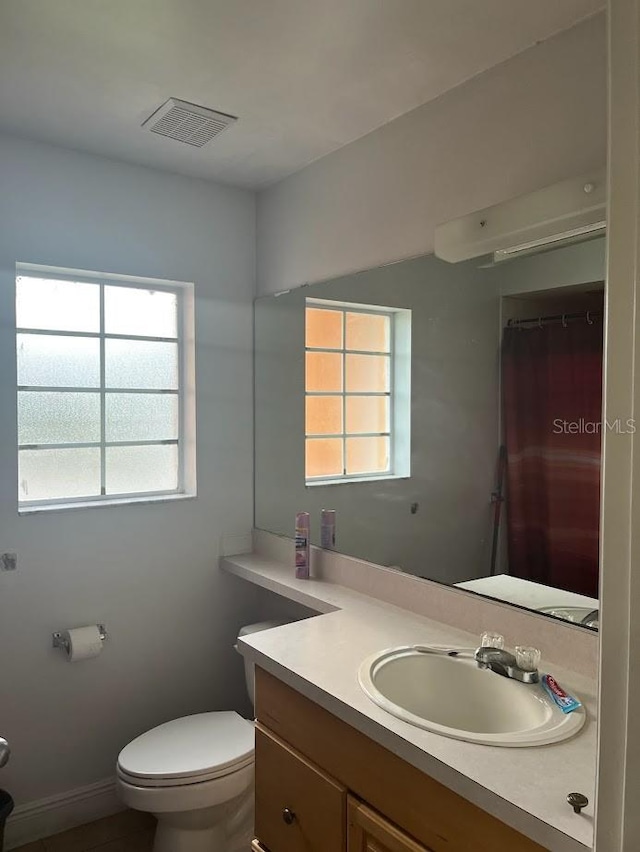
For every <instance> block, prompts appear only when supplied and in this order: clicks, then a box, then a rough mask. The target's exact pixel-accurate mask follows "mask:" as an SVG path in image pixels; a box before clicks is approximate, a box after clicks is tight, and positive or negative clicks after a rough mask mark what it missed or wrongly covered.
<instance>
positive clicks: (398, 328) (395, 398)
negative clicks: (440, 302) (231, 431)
mask: <svg viewBox="0 0 640 852" xmlns="http://www.w3.org/2000/svg"><path fill="white" fill-rule="evenodd" d="M314 307H315V308H320V309H324V310H328V311H336V312H338V313H341V314H342V346H341V348H340V349H330V348H325V347H317V346H307V345H306V341H305V359H306V355H307V352H327V353H333V354H336V353H339V354H341V355H342V390H340V391H309V390H307V386H306V379H305V385H304V398H305V402H306V399H307V398H308V397H326V396H333V397H335V396H339V397H340V398H341V400H342V432H341V433H336V434H315V433H309V434H308V433H307V431H306V417H305V446H306V440H307V439H308V438H311V439H313V438H316V439H323V438H324V439H340V440H341V441H342V459H343V465H344V464H345V463H346V446H347V445H346V442H347V438H387V437H388V438H389V466H388V467H387V469H386V470H384V471H372V472H369V473H366V472H365V473H347V472H346V468H345V467H343V472H342V473H341V474H330V475H327V476H307V474H306V462H305V485H306V486H311V487H313V486H317V485H339V484H341V483H348V482H371V481H376V480H380V479H404V478H407V477H409V475H410V440H411V438H410V431H411V426H410V408H411V400H410V396H411V366H410V365H411V311H410V310H404V309H398V308H390V307H387V306H379V305H362V304H358V303H352V302H341V301H333V300H330V299H312V298H310V299H306V300H305V317H306V310H307V308H314ZM348 313H349V314H355V313H361V314H366V315H376V316H384V317H387V318H388V319H389V351H388V352H377V351H373V350H360V349H350V348H348V347H347V341H346V315H347V314H348ZM347 355H378V356H384V357H385V358H388V359H389V390H388V391H377V392H375V391H347V390H346V363H347V357H346V356H347ZM349 397H385V398H388V399H389V425H388V431H385V432H366V433H365V432H362V433H360V432H359V433H356V434H353V435H352V434H348V433H347V431H346V428H347V420H346V413H347V412H346V408H347V399H348V398H349Z"/></svg>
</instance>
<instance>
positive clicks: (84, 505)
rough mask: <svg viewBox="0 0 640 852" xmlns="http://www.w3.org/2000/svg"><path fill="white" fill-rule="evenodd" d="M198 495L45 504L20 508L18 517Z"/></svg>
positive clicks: (187, 497) (167, 500)
mask: <svg viewBox="0 0 640 852" xmlns="http://www.w3.org/2000/svg"><path fill="white" fill-rule="evenodd" d="M196 497H197V495H196V494H157V495H150V496H148V497H146V496H143V497H117V498H114V499H113V500H84V501H81V502H78V503H44V504H42V505H40V506H22V507H18V515H20V516H22V515H46V514H48V513H49V512H68V511H75V510H76V509H100V508H105V507H107V506H135V505H148V504H151V503H173V502H175V501H179V500H194V499H195V498H196Z"/></svg>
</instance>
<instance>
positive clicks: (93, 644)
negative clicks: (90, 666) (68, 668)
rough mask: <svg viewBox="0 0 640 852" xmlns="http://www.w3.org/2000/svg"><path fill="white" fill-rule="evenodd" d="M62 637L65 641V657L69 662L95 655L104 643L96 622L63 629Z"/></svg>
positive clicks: (87, 658)
mask: <svg viewBox="0 0 640 852" xmlns="http://www.w3.org/2000/svg"><path fill="white" fill-rule="evenodd" d="M62 638H63V640H66V641H67V657H68V659H69V662H70V663H77V662H78V661H79V660H89V659H91V657H97V656H98V654H100V653H101V652H102V646H103V644H104V643H103V641H102V639H101V638H100V630H99V629H98V625H97V624H91V625H89V626H88V627H76V628H75V629H73V630H65V631H64V633H63V634H62Z"/></svg>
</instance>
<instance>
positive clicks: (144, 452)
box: [16, 273, 340, 511]
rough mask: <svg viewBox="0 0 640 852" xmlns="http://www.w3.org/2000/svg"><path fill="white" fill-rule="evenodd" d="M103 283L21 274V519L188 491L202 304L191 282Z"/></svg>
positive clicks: (102, 280) (18, 344)
mask: <svg viewBox="0 0 640 852" xmlns="http://www.w3.org/2000/svg"><path fill="white" fill-rule="evenodd" d="M87 277H88V278H89V277H91V274H89V273H88V274H87ZM95 277H96V283H91V282H90V281H89V282H87V283H84V282H83V281H68V280H66V278H65V279H63V278H60V279H56V278H55V277H51V278H38V277H37V276H36V275H33V276H32V275H28V274H21V275H19V276H17V278H16V314H17V318H18V324H17V327H16V355H17V365H18V387H17V395H18V399H17V409H18V468H19V479H18V503H19V508H20V510H21V511H22V509H23V507H26V510H27V511H29V510H30V507H31V506H37V505H38V504H40V503H46V502H49V503H53V504H63V503H65V502H77V501H78V500H80V502H83V500H84V498H86V499H87V500H90V501H91V502H96V503H98V502H100V501H105V500H108V499H109V498H110V497H111V496H113V495H125V496H126V495H150V496H152V497H153V496H155V495H165V494H175V493H183V492H184V490H185V488H184V485H183V480H184V476H183V472H182V467H181V465H182V459H183V445H182V440H183V436H182V434H181V424H182V412H183V410H184V412H185V417H189V418H191V417H192V416H193V412H192V411H190V408H189V406H190V405H192V404H193V403H192V397H193V394H191V395H190V396H189V397H188V398H187V399H186V400H185V399H184V395H183V390H184V389H183V387H182V386H181V377H182V375H183V374H184V373H185V369H186V367H184V366H183V364H181V359H182V358H186V357H189V363H191V361H192V356H191V354H190V353H189V352H188V353H187V356H185V355H184V351H183V350H184V349H185V346H186V347H187V349H188V347H189V346H191V345H192V344H191V342H190V341H188V342H186V343H185V341H184V340H183V338H182V321H181V317H183V315H184V314H185V311H186V310H188V308H189V305H191V304H192V300H191V299H189V300H188V301H187V300H185V298H184V288H185V287H189V285H184V287H182V286H179V285H175V286H171V287H169V286H167V287H164V286H163V287H160V288H158V289H154V288H153V287H149V286H145V285H144V284H140V283H139V282H138V281H136V282H135V283H134V282H133V281H132V282H131V283H125V281H124V280H119V282H118V283H117V284H116V283H115V282H113V281H109V279H108V277H107V278H105V277H104V276H100V277H98V276H97V275H96V276H95ZM185 319H186V321H187V322H189V323H190V322H191V319H190V318H189V317H188V316H186V317H185ZM144 338H148V339H144ZM338 357H340V356H338ZM184 363H186V361H185V362H184ZM187 422H189V420H187ZM189 452H191V451H190V450H189ZM189 461H190V469H191V461H192V460H191V459H190V460H189ZM190 486H191V483H189V487H190Z"/></svg>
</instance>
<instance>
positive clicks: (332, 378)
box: [306, 352, 342, 392]
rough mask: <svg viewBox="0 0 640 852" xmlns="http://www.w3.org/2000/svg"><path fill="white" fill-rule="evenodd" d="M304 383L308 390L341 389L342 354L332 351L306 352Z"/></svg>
mask: <svg viewBox="0 0 640 852" xmlns="http://www.w3.org/2000/svg"><path fill="white" fill-rule="evenodd" d="M306 376H307V379H306V383H307V390H308V391H318V392H326V391H341V390H342V355H339V354H335V355H334V353H333V352H307V357H306Z"/></svg>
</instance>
